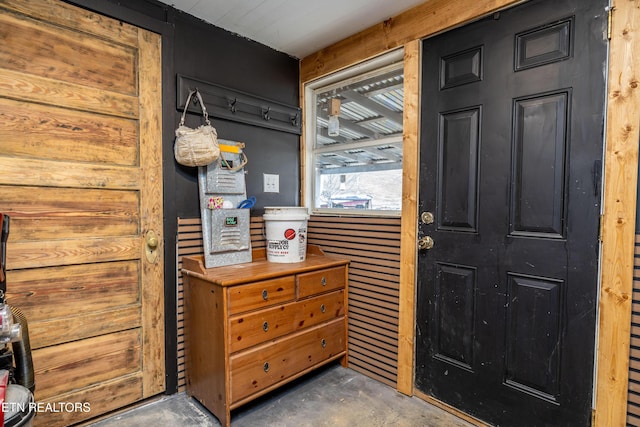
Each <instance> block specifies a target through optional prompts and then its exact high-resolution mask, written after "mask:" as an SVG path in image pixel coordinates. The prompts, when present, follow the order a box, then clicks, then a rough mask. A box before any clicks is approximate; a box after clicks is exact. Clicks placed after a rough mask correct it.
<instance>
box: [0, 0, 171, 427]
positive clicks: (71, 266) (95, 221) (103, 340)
mask: <svg viewBox="0 0 640 427" xmlns="http://www.w3.org/2000/svg"><path fill="white" fill-rule="evenodd" d="M0 40H2V43H0V141H2V143H1V144H0V171H1V172H0V195H1V196H0V211H2V212H6V213H8V214H9V216H10V217H11V231H10V234H9V241H8V244H7V268H8V272H7V300H8V302H9V304H11V305H14V306H16V307H19V308H20V309H21V310H22V311H23V312H24V314H25V316H26V318H27V320H28V321H29V332H30V338H31V345H32V349H33V362H34V368H35V381H36V391H35V398H36V400H37V401H40V402H43V403H56V402H87V403H89V404H90V406H91V411H90V412H54V411H49V412H42V413H39V414H38V416H37V417H36V418H35V425H46V426H60V425H69V424H73V423H77V422H81V421H83V420H85V419H88V418H91V417H96V416H99V415H101V414H104V413H106V412H108V411H112V410H116V409H119V408H121V407H124V406H127V405H130V404H132V403H134V402H136V401H139V400H141V399H144V398H145V397H149V396H152V395H155V394H158V393H161V392H162V391H164V389H165V386H164V380H165V379H164V377H165V374H164V363H165V360H164V321H163V310H162V309H161V308H162V307H163V306H164V305H163V292H164V280H163V259H162V252H163V244H162V236H161V231H162V229H163V228H162V174H161V173H162V158H161V153H162V145H161V144H162V137H161V120H160V115H161V108H160V107H161V80H162V79H161V71H160V70H161V68H160V36H158V35H157V34H153V33H150V32H148V31H145V30H142V29H139V28H136V27H133V26H130V25H128V24H126V23H123V22H120V21H117V20H112V19H109V18H106V17H103V16H100V15H97V14H95V13H93V12H89V11H86V10H83V9H80V8H77V7H74V6H71V5H69V4H68V3H64V2H61V1H57V0H29V1H27V0H6V1H2V2H0ZM149 231H154V232H155V233H156V234H157V236H158V246H157V247H156V248H155V249H154V250H152V251H151V252H152V256H151V257H150V258H147V257H146V256H145V253H146V251H145V249H146V246H147V245H146V240H145V236H146V234H147V232H149ZM154 256H155V258H154ZM159 308H160V309H159Z"/></svg>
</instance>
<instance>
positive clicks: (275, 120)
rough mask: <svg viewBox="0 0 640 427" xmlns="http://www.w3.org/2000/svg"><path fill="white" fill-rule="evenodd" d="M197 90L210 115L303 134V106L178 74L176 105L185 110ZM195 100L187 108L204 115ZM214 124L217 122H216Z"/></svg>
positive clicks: (191, 111)
mask: <svg viewBox="0 0 640 427" xmlns="http://www.w3.org/2000/svg"><path fill="white" fill-rule="evenodd" d="M193 89H198V91H199V92H200V94H201V95H202V98H203V100H204V104H205V106H206V107H207V112H208V113H209V116H210V117H216V118H219V119H224V120H230V121H234V122H240V123H244V124H249V125H253V126H260V127H264V128H267V129H274V130H278V131H282V132H288V133H293V134H296V135H301V134H302V125H301V122H302V120H301V117H302V116H301V111H300V108H298V107H294V106H290V105H286V104H283V103H281V102H277V101H272V100H269V99H265V98H262V97H259V96H255V95H251V94H248V93H245V92H241V91H238V90H234V89H230V88H227V87H224V86H221V85H217V84H215V83H209V82H205V81H202V80H197V79H194V78H191V77H186V76H183V75H180V74H178V75H177V90H176V108H177V109H178V110H180V111H183V110H184V108H185V105H184V104H185V102H186V100H187V97H188V96H189V91H191V90H193ZM197 102H198V101H197V100H196V99H193V101H192V102H191V105H189V106H188V107H187V111H188V112H190V113H195V114H202V112H201V110H200V107H199V106H198V105H197V104H196V103H197ZM214 127H215V124H214Z"/></svg>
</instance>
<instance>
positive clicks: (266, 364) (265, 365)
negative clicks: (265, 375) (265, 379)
mask: <svg viewBox="0 0 640 427" xmlns="http://www.w3.org/2000/svg"><path fill="white" fill-rule="evenodd" d="M262 370H263V371H265V372H269V362H264V365H262Z"/></svg>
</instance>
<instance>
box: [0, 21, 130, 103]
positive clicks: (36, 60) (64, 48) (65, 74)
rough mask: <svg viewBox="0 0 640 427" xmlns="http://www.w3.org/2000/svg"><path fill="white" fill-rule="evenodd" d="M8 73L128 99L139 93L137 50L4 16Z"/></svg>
mask: <svg viewBox="0 0 640 427" xmlns="http://www.w3.org/2000/svg"><path fill="white" fill-rule="evenodd" d="M0 39H1V40H3V43H2V44H0V62H1V63H3V64H4V68H6V69H7V70H12V71H16V72H19V73H23V74H32V75H36V76H39V77H44V78H49V79H52V80H56V81H61V82H67V83H73V84H78V85H82V86H85V87H92V88H96V89H102V90H108V91H111V92H117V93H122V94H128V95H135V94H136V93H137V81H136V80H137V75H136V69H135V68H136V65H137V64H136V55H135V49H134V48H132V47H125V46H122V45H115V44H114V43H113V42H111V41H108V40H104V39H102V38H97V37H95V36H93V35H87V34H83V33H79V32H78V31H75V30H71V29H66V28H63V27H60V26H58V25H56V24H50V23H48V22H47V21H36V20H33V19H31V18H27V17H25V16H23V15H13V14H0Z"/></svg>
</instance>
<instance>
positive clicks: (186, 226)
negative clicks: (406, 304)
mask: <svg viewBox="0 0 640 427" xmlns="http://www.w3.org/2000/svg"><path fill="white" fill-rule="evenodd" d="M263 226H264V222H263V220H262V217H251V226H250V227H251V246H252V248H253V249H258V248H264V247H265V246H266V242H265V239H264V237H263V231H262V230H263ZM177 242H178V250H177V256H178V262H177V265H178V271H177V275H178V276H177V277H178V281H177V286H178V290H177V292H178V353H179V354H183V352H184V339H183V338H184V326H183V322H182V318H183V301H182V298H181V295H182V290H183V283H182V273H181V269H182V257H183V256H189V255H201V254H202V252H203V245H202V229H201V222H200V219H199V218H192V219H189V218H178V238H177ZM308 242H309V243H310V244H316V245H320V247H321V248H322V250H323V251H324V252H325V253H327V254H329V255H336V256H341V257H345V258H349V259H354V260H355V259H357V262H354V263H353V265H351V266H350V267H349V280H350V282H351V281H352V277H353V278H355V279H354V280H353V281H354V283H356V282H357V283H358V285H354V286H350V287H349V299H350V301H351V300H352V299H353V302H354V306H361V305H362V304H363V303H364V304H369V305H370V307H372V308H374V309H372V310H368V311H366V312H365V313H362V311H361V312H360V313H358V314H357V316H354V319H353V320H350V321H349V342H350V343H353V345H351V344H350V346H349V367H350V368H352V369H354V370H355V371H358V372H360V373H362V374H364V375H367V376H369V377H371V378H373V379H376V380H378V381H380V382H382V383H384V384H387V385H389V386H391V387H395V386H396V383H397V371H398V363H397V362H398V359H397V348H398V315H397V314H398V304H399V298H398V293H397V289H398V287H399V277H400V259H399V250H400V249H399V247H400V218H360V217H354V218H342V217H318V216H312V217H311V219H310V221H309V224H308ZM371 242H375V244H372V243H371ZM381 266H383V269H382V271H383V272H384V273H383V274H381V273H380V269H381ZM381 277H383V278H384V280H381V279H380V278H381ZM390 313H391V314H395V315H390ZM185 389H186V378H185V371H184V358H183V357H180V358H179V360H178V391H179V392H181V391H184V390H185Z"/></svg>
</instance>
